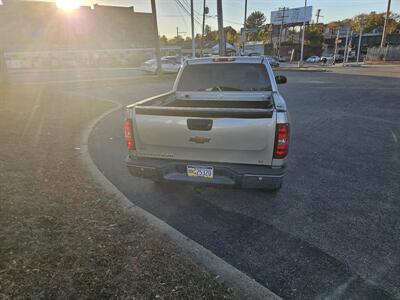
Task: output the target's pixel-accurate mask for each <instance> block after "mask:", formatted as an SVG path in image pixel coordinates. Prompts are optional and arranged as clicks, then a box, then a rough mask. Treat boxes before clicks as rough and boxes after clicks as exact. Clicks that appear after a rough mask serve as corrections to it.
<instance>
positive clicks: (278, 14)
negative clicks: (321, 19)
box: [271, 6, 312, 26]
mask: <svg viewBox="0 0 400 300" xmlns="http://www.w3.org/2000/svg"><path fill="white" fill-rule="evenodd" d="M311 18H312V6H306V7H298V8H287V9H285V10H283V9H282V10H276V11H272V12H271V24H272V25H281V24H282V21H283V25H290V26H294V25H301V24H303V22H304V20H305V21H306V22H310V21H311Z"/></svg>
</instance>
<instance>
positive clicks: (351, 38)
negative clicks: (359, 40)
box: [346, 30, 353, 64]
mask: <svg viewBox="0 0 400 300" xmlns="http://www.w3.org/2000/svg"><path fill="white" fill-rule="evenodd" d="M352 40H353V30H352V31H351V33H350V39H349V44H348V45H347V46H346V47H347V55H346V64H347V63H348V62H349V55H350V50H351V48H352V47H353V45H352V44H351V41H352Z"/></svg>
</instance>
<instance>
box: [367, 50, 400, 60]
mask: <svg viewBox="0 0 400 300" xmlns="http://www.w3.org/2000/svg"><path fill="white" fill-rule="evenodd" d="M366 60H367V61H381V60H384V61H395V60H398V61H400V46H387V47H385V48H379V47H373V48H368V51H367V56H366Z"/></svg>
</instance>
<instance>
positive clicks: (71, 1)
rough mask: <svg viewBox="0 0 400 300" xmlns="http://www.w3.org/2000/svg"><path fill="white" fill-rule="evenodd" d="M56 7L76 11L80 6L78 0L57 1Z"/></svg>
mask: <svg viewBox="0 0 400 300" xmlns="http://www.w3.org/2000/svg"><path fill="white" fill-rule="evenodd" d="M56 4H57V7H58V8H61V9H66V10H71V9H76V8H78V7H79V6H80V5H81V1H79V0H57V2H56Z"/></svg>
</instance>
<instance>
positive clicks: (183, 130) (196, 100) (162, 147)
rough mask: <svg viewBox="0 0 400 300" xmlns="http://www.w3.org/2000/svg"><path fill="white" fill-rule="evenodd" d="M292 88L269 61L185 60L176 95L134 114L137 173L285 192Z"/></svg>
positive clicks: (132, 148) (132, 157)
mask: <svg viewBox="0 0 400 300" xmlns="http://www.w3.org/2000/svg"><path fill="white" fill-rule="evenodd" d="M285 82H286V77H284V76H276V77H275V76H274V73H273V71H272V68H271V66H270V65H269V63H267V60H266V59H264V58H263V57H213V58H201V59H191V60H186V61H185V62H184V63H183V66H182V68H181V70H180V71H179V73H178V76H177V78H176V81H175V84H174V87H173V89H172V91H170V92H168V93H165V94H161V95H159V96H155V97H151V98H148V99H145V100H143V101H140V102H137V103H134V104H132V105H129V106H128V107H127V111H126V120H125V126H124V129H125V141H126V143H127V146H128V150H129V154H128V157H127V159H126V164H127V167H128V170H129V172H130V174H131V175H133V176H138V177H144V178H149V179H152V180H153V181H155V182H158V181H175V182H187V183H195V184H208V185H225V186H230V187H241V188H263V189H271V190H278V189H279V188H280V187H281V185H282V180H283V176H284V173H285V164H286V158H287V155H288V151H289V133H290V122H289V115H288V112H287V109H286V103H285V100H284V98H283V97H282V95H281V94H280V93H279V91H278V87H277V84H281V83H285Z"/></svg>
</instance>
